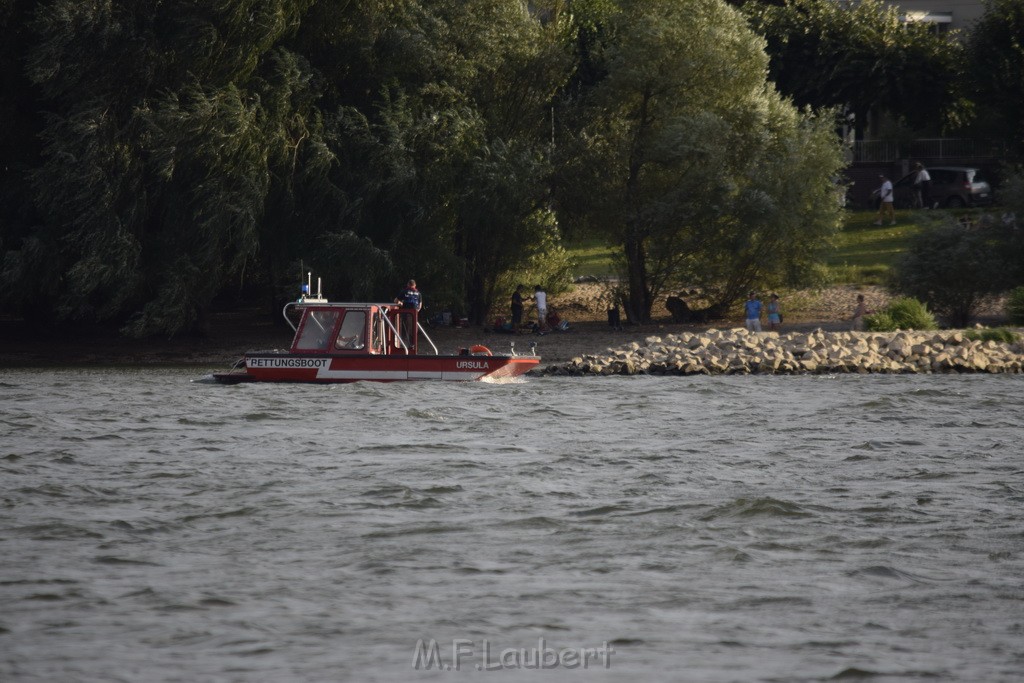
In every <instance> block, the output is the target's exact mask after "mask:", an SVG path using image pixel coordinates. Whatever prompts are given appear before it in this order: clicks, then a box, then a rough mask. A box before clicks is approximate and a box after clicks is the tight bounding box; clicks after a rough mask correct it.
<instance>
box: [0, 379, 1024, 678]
mask: <svg viewBox="0 0 1024 683" xmlns="http://www.w3.org/2000/svg"><path fill="white" fill-rule="evenodd" d="M198 373H199V371H198V370H196V369H174V370H166V369H161V370H124V369H103V370H60V371H53V370H47V371H42V370H17V371H12V370H7V371H2V372H0V436H2V439H0V680H2V681H405V680H446V681H447V680H452V681H457V680H503V681H509V680H516V681H519V680H523V681H529V680H536V679H537V678H541V679H544V680H596V681H623V680H630V679H632V680H634V681H755V680H765V681H818V680H829V679H837V680H844V679H854V680H859V679H860V677H862V676H865V677H870V680H873V681H904V680H918V679H920V680H929V681H932V680H942V681H947V680H948V681H1016V680H1019V677H1020V674H1021V672H1022V671H1024V462H1022V459H1024V426H1022V419H1021V418H1022V414H1024V411H1022V409H1024V380H1022V379H1021V378H1019V377H988V376H935V377H886V376H863V377H862V376H843V377H734V378H591V379H562V378H553V377H538V378H528V379H526V380H524V381H521V382H519V383H509V384H483V383H477V384H445V385H440V384H394V385H381V384H350V385H340V386H329V387H309V386H287V385H282V386H271V385H262V386H260V385H252V386H237V387H223V386H217V385H209V384H200V383H194V382H191V381H190V380H191V379H192V378H194V377H195V376H197V374H198ZM418 643H419V645H420V649H417V645H418ZM434 644H436V646H437V648H436V650H434V651H433V652H434V654H435V655H437V657H439V658H434V659H431V658H430V657H426V658H424V657H422V656H420V655H423V654H424V653H426V654H428V655H429V654H430V653H431V648H432V647H433V645H434ZM605 648H607V649H605ZM520 650H522V652H520ZM531 650H539V651H540V653H541V655H542V663H543V664H545V665H550V666H549V667H548V668H544V669H543V670H537V669H535V668H522V667H523V666H524V665H528V666H532V665H533V664H535V663H536V660H535V659H532V658H531ZM510 653H511V654H510ZM573 653H575V655H573ZM601 653H603V655H602V654H601ZM456 655H457V656H456ZM574 656H575V657H580V658H584V657H585V658H586V660H587V667H586V668H584V667H583V666H582V665H581V664H580V662H581V659H574ZM563 657H564V659H563ZM456 663H457V664H459V670H458V671H455V670H452V671H445V670H438V668H437V666H436V665H437V664H442V665H449V666H452V667H453V668H454V664H456ZM428 665H429V666H430V668H429V669H428V668H427V666H428ZM567 667H569V668H567ZM573 667H574V668H573ZM494 669H503V670H501V671H497V670H494Z"/></svg>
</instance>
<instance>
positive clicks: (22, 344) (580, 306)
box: [0, 285, 888, 367]
mask: <svg viewBox="0 0 1024 683" xmlns="http://www.w3.org/2000/svg"><path fill="white" fill-rule="evenodd" d="M597 287H598V286H597V285H580V286H577V287H576V288H574V290H573V291H572V292H570V293H568V294H566V295H562V296H560V297H552V302H551V303H552V305H553V306H554V307H556V308H557V309H558V310H559V311H560V313H561V314H562V315H563V317H564V318H565V319H566V320H568V321H569V322H570V329H569V331H567V332H550V333H548V334H545V335H543V336H541V335H536V334H500V333H496V332H493V331H490V330H487V329H483V328H480V327H467V328H455V327H444V328H428V330H427V331H428V334H429V335H430V337H431V339H433V341H434V343H435V344H436V345H437V347H438V350H439V351H440V352H441V353H456V352H457V351H458V349H460V348H464V347H469V346H473V345H475V344H483V345H485V346H487V347H488V348H490V349H491V350H492V352H494V353H507V352H508V350H509V348H510V344H511V343H514V344H515V350H516V352H517V353H520V354H526V353H529V352H530V345H531V344H532V343H536V351H537V353H538V354H539V355H540V356H541V359H542V361H541V362H542V364H543V365H544V366H547V365H552V364H562V363H566V362H568V361H570V360H572V359H573V358H575V357H577V356H580V355H583V354H600V353H604V352H605V351H606V350H607V349H609V348H616V347H618V346H621V345H622V344H626V343H629V342H631V341H637V342H641V343H642V342H643V340H644V339H646V338H647V337H648V336H650V335H652V334H656V335H665V334H679V333H682V332H703V331H706V330H708V329H714V328H716V329H725V328H731V327H742V325H743V321H742V320H741V319H740V317H739V316H738V315H736V316H733V317H730V318H726V319H723V320H717V321H714V322H713V323H711V324H703V325H680V324H674V323H672V322H670V318H669V317H668V312H667V311H665V310H660V311H659V310H655V311H654V315H655V316H656V317H657V316H663V320H661V321H659V322H656V323H655V324H652V325H637V326H625V327H624V328H623V329H622V330H621V331H617V330H613V329H611V328H610V327H609V326H608V324H607V315H606V312H605V307H604V305H603V304H602V303H601V299H600V292H599V291H598V289H597ZM858 293H863V294H865V297H866V298H867V300H868V305H869V306H871V307H872V308H879V307H882V306H884V305H885V303H886V302H887V301H888V295H887V294H886V293H885V291H884V290H883V289H881V288H878V287H864V288H855V287H852V286H843V287H833V288H830V289H827V290H821V291H819V292H793V293H790V294H788V295H784V297H783V311H784V317H785V320H786V323H785V324H784V325H783V326H782V329H781V331H782V332H794V331H810V330H814V329H818V328H821V329H823V330H825V331H841V330H847V329H849V315H850V312H851V311H852V309H853V304H854V302H855V300H856V295H857V294H858ZM291 338H292V333H291V330H290V329H288V328H287V327H285V326H283V325H275V324H273V323H271V322H270V321H267V322H264V323H260V322H254V317H253V316H252V315H247V314H242V313H235V314H230V315H220V316H216V317H215V318H214V319H213V320H212V322H211V325H210V330H209V333H208V334H207V335H206V336H204V337H194V336H181V337H175V338H173V339H145V340H132V339H125V338H123V337H120V336H118V335H117V334H116V332H114V331H109V332H103V331H99V330H89V331H87V332H84V333H75V334H67V335H65V336H63V337H61V338H57V339H52V338H44V339H40V338H39V335H38V334H37V332H36V331H35V330H33V329H31V328H29V327H28V326H27V325H25V324H24V323H22V322H19V321H0V367H32V366H49V365H153V364H161V365H193V364H199V365H211V366H223V367H228V366H230V365H231V364H232V363H233V362H234V361H235V360H237V359H238V358H239V357H240V356H241V354H242V353H243V352H245V351H248V350H256V349H275V348H278V349H283V348H287V347H288V346H289V344H290V342H291Z"/></svg>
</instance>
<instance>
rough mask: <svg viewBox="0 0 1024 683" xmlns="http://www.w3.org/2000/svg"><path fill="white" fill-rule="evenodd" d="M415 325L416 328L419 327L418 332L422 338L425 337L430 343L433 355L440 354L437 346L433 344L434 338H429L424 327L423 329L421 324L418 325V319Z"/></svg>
mask: <svg viewBox="0 0 1024 683" xmlns="http://www.w3.org/2000/svg"><path fill="white" fill-rule="evenodd" d="M416 327H417V329H419V331H420V334H422V335H423V338H424V339H426V340H427V341H428V342H429V343H430V347H431V348H432V349H434V355H435V356H440V355H441V352H440V351H438V350H437V346H436V345H435V344H434V340H433V339H431V338H430V335H429V334H427V331H426V330H425V329H423V325H420V321H419V320H417V321H416Z"/></svg>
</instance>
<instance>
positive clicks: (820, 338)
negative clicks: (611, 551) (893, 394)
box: [542, 329, 1024, 375]
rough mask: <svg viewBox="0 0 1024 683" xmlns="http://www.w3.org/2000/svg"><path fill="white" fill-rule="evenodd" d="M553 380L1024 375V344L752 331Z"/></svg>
mask: <svg viewBox="0 0 1024 683" xmlns="http://www.w3.org/2000/svg"><path fill="white" fill-rule="evenodd" d="M542 372H543V373H544V374H550V375H640V374H647V375H736V374H776V375H779V374H822V373H889V374H894V373H915V374H916V373H949V372H988V373H1021V372H1024V344H1022V343H1021V341H1020V340H1019V339H1018V340H1017V342H1015V343H1013V344H1007V343H1005V342H996V341H978V340H972V339H969V338H968V337H967V336H966V335H964V333H963V332H958V331H945V332H912V331H910V332H906V331H900V332H825V331H822V330H820V329H818V330H814V331H812V332H792V333H788V334H783V335H780V334H778V333H777V332H748V331H747V330H744V329H730V330H715V329H711V330H708V331H706V332H703V333H683V334H678V335H676V334H670V335H666V336H664V337H659V336H652V337H647V339H646V340H645V345H641V344H640V343H638V342H631V343H629V344H626V345H624V346H621V347H619V348H617V349H608V350H607V351H606V352H605V353H603V354H599V355H589V354H588V355H582V356H577V357H576V358H573V359H572V360H571V361H569V362H568V363H565V364H564V365H551V366H548V367H547V368H545V369H544V370H543V371H542Z"/></svg>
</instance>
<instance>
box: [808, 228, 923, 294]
mask: <svg viewBox="0 0 1024 683" xmlns="http://www.w3.org/2000/svg"><path fill="white" fill-rule="evenodd" d="M938 213H939V212H936V214H938ZM920 214H921V212H919V211H897V212H896V225H875V220H877V214H876V213H875V212H873V211H858V212H852V211H851V212H848V213H847V214H846V224H845V225H844V226H843V229H842V230H841V231H840V232H839V235H838V236H837V238H836V249H835V250H834V251H833V252H832V253H831V254H829V255H828V257H826V259H825V264H826V265H827V266H828V268H829V270H830V271H831V274H832V281H833V282H835V283H837V284H858V285H882V284H885V280H886V277H887V276H888V273H889V269H890V268H891V267H892V266H893V265H895V264H896V262H897V261H898V260H899V257H900V255H901V254H902V253H903V252H904V251H906V248H907V244H908V243H909V242H910V238H911V237H913V236H914V235H916V234H917V233H918V232H919V231H920V230H921V228H922V224H921V223H920V222H918V221H919V218H920Z"/></svg>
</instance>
